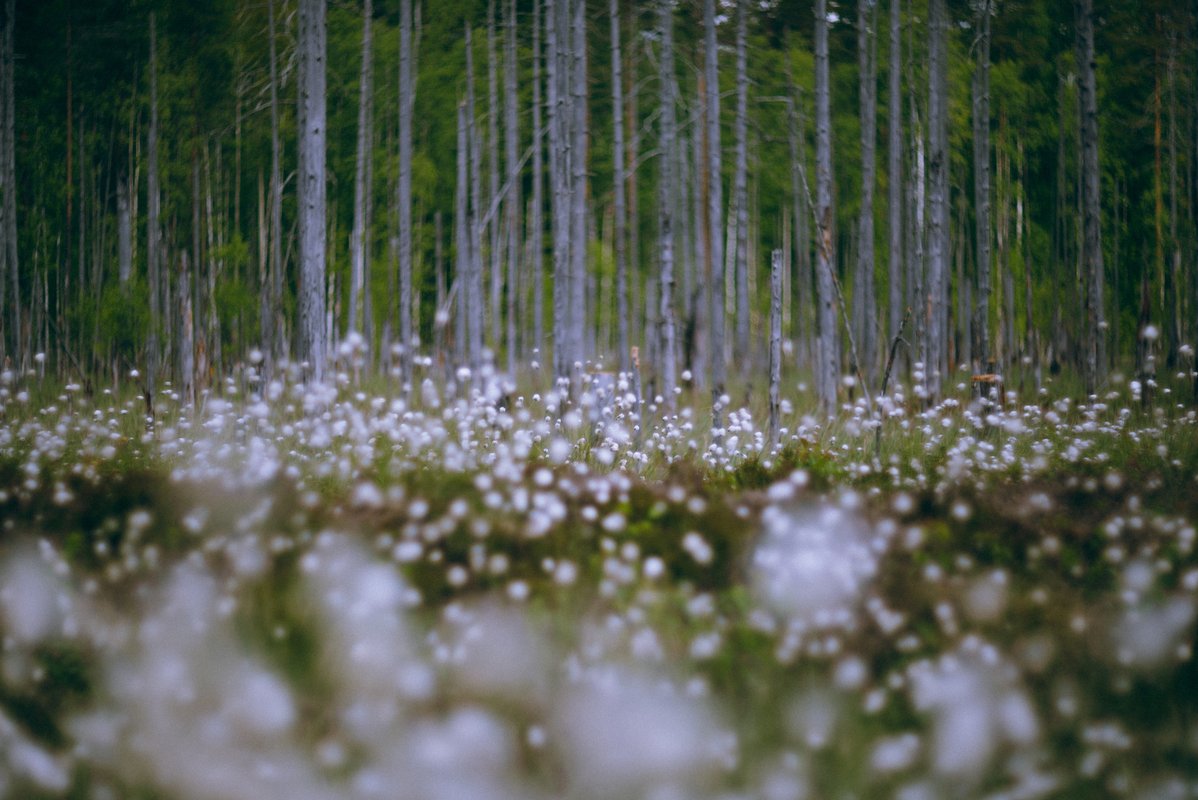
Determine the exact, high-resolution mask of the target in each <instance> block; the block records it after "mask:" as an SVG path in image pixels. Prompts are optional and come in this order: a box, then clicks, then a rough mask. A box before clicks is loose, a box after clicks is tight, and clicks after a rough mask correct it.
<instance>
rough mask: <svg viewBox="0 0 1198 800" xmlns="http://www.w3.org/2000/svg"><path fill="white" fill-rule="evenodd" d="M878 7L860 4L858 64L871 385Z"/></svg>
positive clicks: (860, 264)
mask: <svg viewBox="0 0 1198 800" xmlns="http://www.w3.org/2000/svg"><path fill="white" fill-rule="evenodd" d="M876 10H877V6H876V4H875V0H860V2H859V3H858V5H857V64H858V68H859V70H860V75H859V78H860V87H861V91H860V95H861V96H860V106H861V109H860V111H861V214H860V216H859V217H858V222H857V236H858V240H859V241H858V245H857V274H858V276H859V278H860V280H859V285H858V286H857V287H856V291H854V293H853V294H854V300H855V301H856V305H857V306H858V308H859V309H860V311H859V312H858V313H859V315H860V319H861V354H860V355H861V361H862V363H861V364H859V365H858V367H859V369H860V371H861V374H862V375H863V376H864V378H865V380H866V381H867V382H868V381H869V380H870V378H871V376H872V375H873V371H874V370H875V369H876V368H877V364H876V361H877V341H878V315H877V300H876V296H875V295H876V293H875V291H874V181H875V171H876V165H877V159H876V158H875V150H876V147H877V143H876V142H877V133H878V130H877V129H878V112H877V72H878V66H877V61H878V59H877V35H876V33H875V31H874V27H875V24H876V17H877V15H876V13H875V12H876Z"/></svg>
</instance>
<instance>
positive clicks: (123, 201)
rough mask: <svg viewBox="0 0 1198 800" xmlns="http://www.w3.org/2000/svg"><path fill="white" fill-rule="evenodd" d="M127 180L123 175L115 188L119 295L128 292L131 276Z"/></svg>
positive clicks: (130, 224)
mask: <svg viewBox="0 0 1198 800" xmlns="http://www.w3.org/2000/svg"><path fill="white" fill-rule="evenodd" d="M129 192H130V186H129V179H128V178H126V177H125V176H124V175H122V176H121V178H120V180H119V181H117V186H116V216H117V226H116V227H117V232H116V233H117V248H116V249H117V258H116V260H117V278H118V280H119V281H120V287H121V294H123V295H127V294H128V292H129V278H130V277H131V276H132V274H133V213H132V210H131V209H130V207H129Z"/></svg>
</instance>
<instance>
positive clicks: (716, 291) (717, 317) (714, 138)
mask: <svg viewBox="0 0 1198 800" xmlns="http://www.w3.org/2000/svg"><path fill="white" fill-rule="evenodd" d="M744 6H745V3H744V2H738V4H737V14H738V22H737V39H736V47H737V49H736V97H737V106H736V114H737V117H736V135H737V140H736V179H735V192H736V198H737V199H736V202H737V203H740V202H741V201H742V199H743V197H742V195H743V191H742V190H743V189H744V186H743V185H742V179H743V178H744V176H743V175H742V174H741V167H742V166H743V164H742V158H741V157H742V155H743V152H742V145H743V141H742V139H743V135H744V130H743V126H742V123H743V122H744V120H743V119H742V118H741V112H742V109H741V90H742V89H745V91H746V94H747V83H748V81H747V80H745V86H742V85H741V81H742V78H743V77H744V76H743V75H742V73H743V72H744V69H743V67H744V65H743V63H742V61H743V57H744V53H743V42H742V41H741V39H742V33H741V30H740V28H741V24H742V22H743V20H741V19H739V18H740V17H743V16H744V13H745V11H744ZM703 22H704V33H705V38H704V46H703V53H704V67H705V71H704V84H705V86H704V88H705V90H706V97H705V99H704V104H703V105H704V114H705V122H706V125H707V132H706V137H705V138H706V140H707V168H706V169H705V170H704V173H705V177H706V181H705V183H706V187H705V188H706V193H707V222H706V225H705V226H704V233H705V236H704V243H703V244H704V248H703V252H704V254H705V256H706V258H707V264H706V265H705V267H704V275H705V276H706V278H707V281H708V286H709V289H708V292H707V293H708V294H709V295H710V301H709V302H710V303H711V308H710V310H709V312H708V313H709V314H710V315H711V320H710V322H711V328H710V330H711V344H710V345H709V346H708V358H709V359H710V361H711V424H712V429H713V431H716V432H718V431H720V430H721V429H722V428H723V427H724V422H723V414H722V409H721V405H722V404H721V402H720V398H721V397H722V396H723V395H724V391H725V386H724V384H725V382H726V371H727V370H726V362H725V360H724V349H725V344H724V334H725V320H724V303H725V297H724V286H725V280H726V279H725V276H724V237H723V231H724V219H723V213H724V189H723V179H722V178H721V175H722V174H723V165H722V153H723V147H722V145H721V142H720V74H719V44H718V42H717V41H716V30H715V0H706V2H705V3H704V4H703ZM737 209H738V210H739V205H738V206H737ZM738 219H739V215H738ZM738 233H739V230H738ZM737 244H738V247H737V254H738V255H739V254H740V248H739V244H740V237H739V235H738V236H737ZM739 325H740V319H739V317H738V319H737V326H738V327H737V332H738V335H737V352H738V353H739V354H740V356H741V360H742V361H747V360H748V358H747V355H748V350H747V348H745V349H742V343H741V341H740V337H739V331H740V328H739ZM717 435H718V434H717Z"/></svg>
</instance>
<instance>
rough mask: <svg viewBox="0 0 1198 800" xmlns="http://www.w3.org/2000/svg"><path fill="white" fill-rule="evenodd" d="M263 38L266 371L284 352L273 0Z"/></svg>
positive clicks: (280, 156)
mask: <svg viewBox="0 0 1198 800" xmlns="http://www.w3.org/2000/svg"><path fill="white" fill-rule="evenodd" d="M266 9H267V38H268V39H269V40H270V264H269V267H268V272H269V273H270V286H269V289H268V290H267V291H266V293H265V295H266V301H265V305H264V307H263V312H264V313H263V315H262V345H263V350H264V352H265V353H266V366H267V375H270V374H271V373H272V372H273V364H274V361H275V359H276V358H278V357H281V356H283V355H284V354H285V353H286V352H287V337H286V336H285V335H284V325H283V175H282V166H281V163H280V162H281V160H282V152H283V145H282V143H281V142H280V138H279V74H278V56H277V52H276V49H277V45H276V41H275V39H276V37H275V0H267V2H266Z"/></svg>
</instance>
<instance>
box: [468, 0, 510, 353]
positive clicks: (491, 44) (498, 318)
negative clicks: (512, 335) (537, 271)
mask: <svg viewBox="0 0 1198 800" xmlns="http://www.w3.org/2000/svg"><path fill="white" fill-rule="evenodd" d="M498 69H499V62H498V59H497V58H496V55H495V0H488V2H487V178H488V188H489V191H488V193H487V200H488V202H487V206H486V207H487V208H490V207H491V206H492V205H494V204H495V202H496V198H498V197H499V99H498V98H499V94H498V90H497V85H498V82H497V74H498ZM475 213H476V214H479V216H480V219H481V216H482V212H481V208H480V209H476V210H475ZM499 228H500V226H499V220H498V218H492V220H491V221H490V222H489V223H488V224H487V232H488V234H489V237H488V245H489V247H488V255H489V256H490V263H489V266H488V272H489V273H490V278H491V303H490V313H489V314H488V316H489V317H490V320H491V330H490V335H489V336H488V338H489V339H490V343H491V349H492V352H493V353H494V355H495V357H496V358H498V356H499V348H500V345H501V343H502V341H503V339H502V330H503V317H502V313H503V312H502V308H501V306H502V301H503V265H502V255H503V250H502V249H501V248H500V246H499V239H500V236H499Z"/></svg>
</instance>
